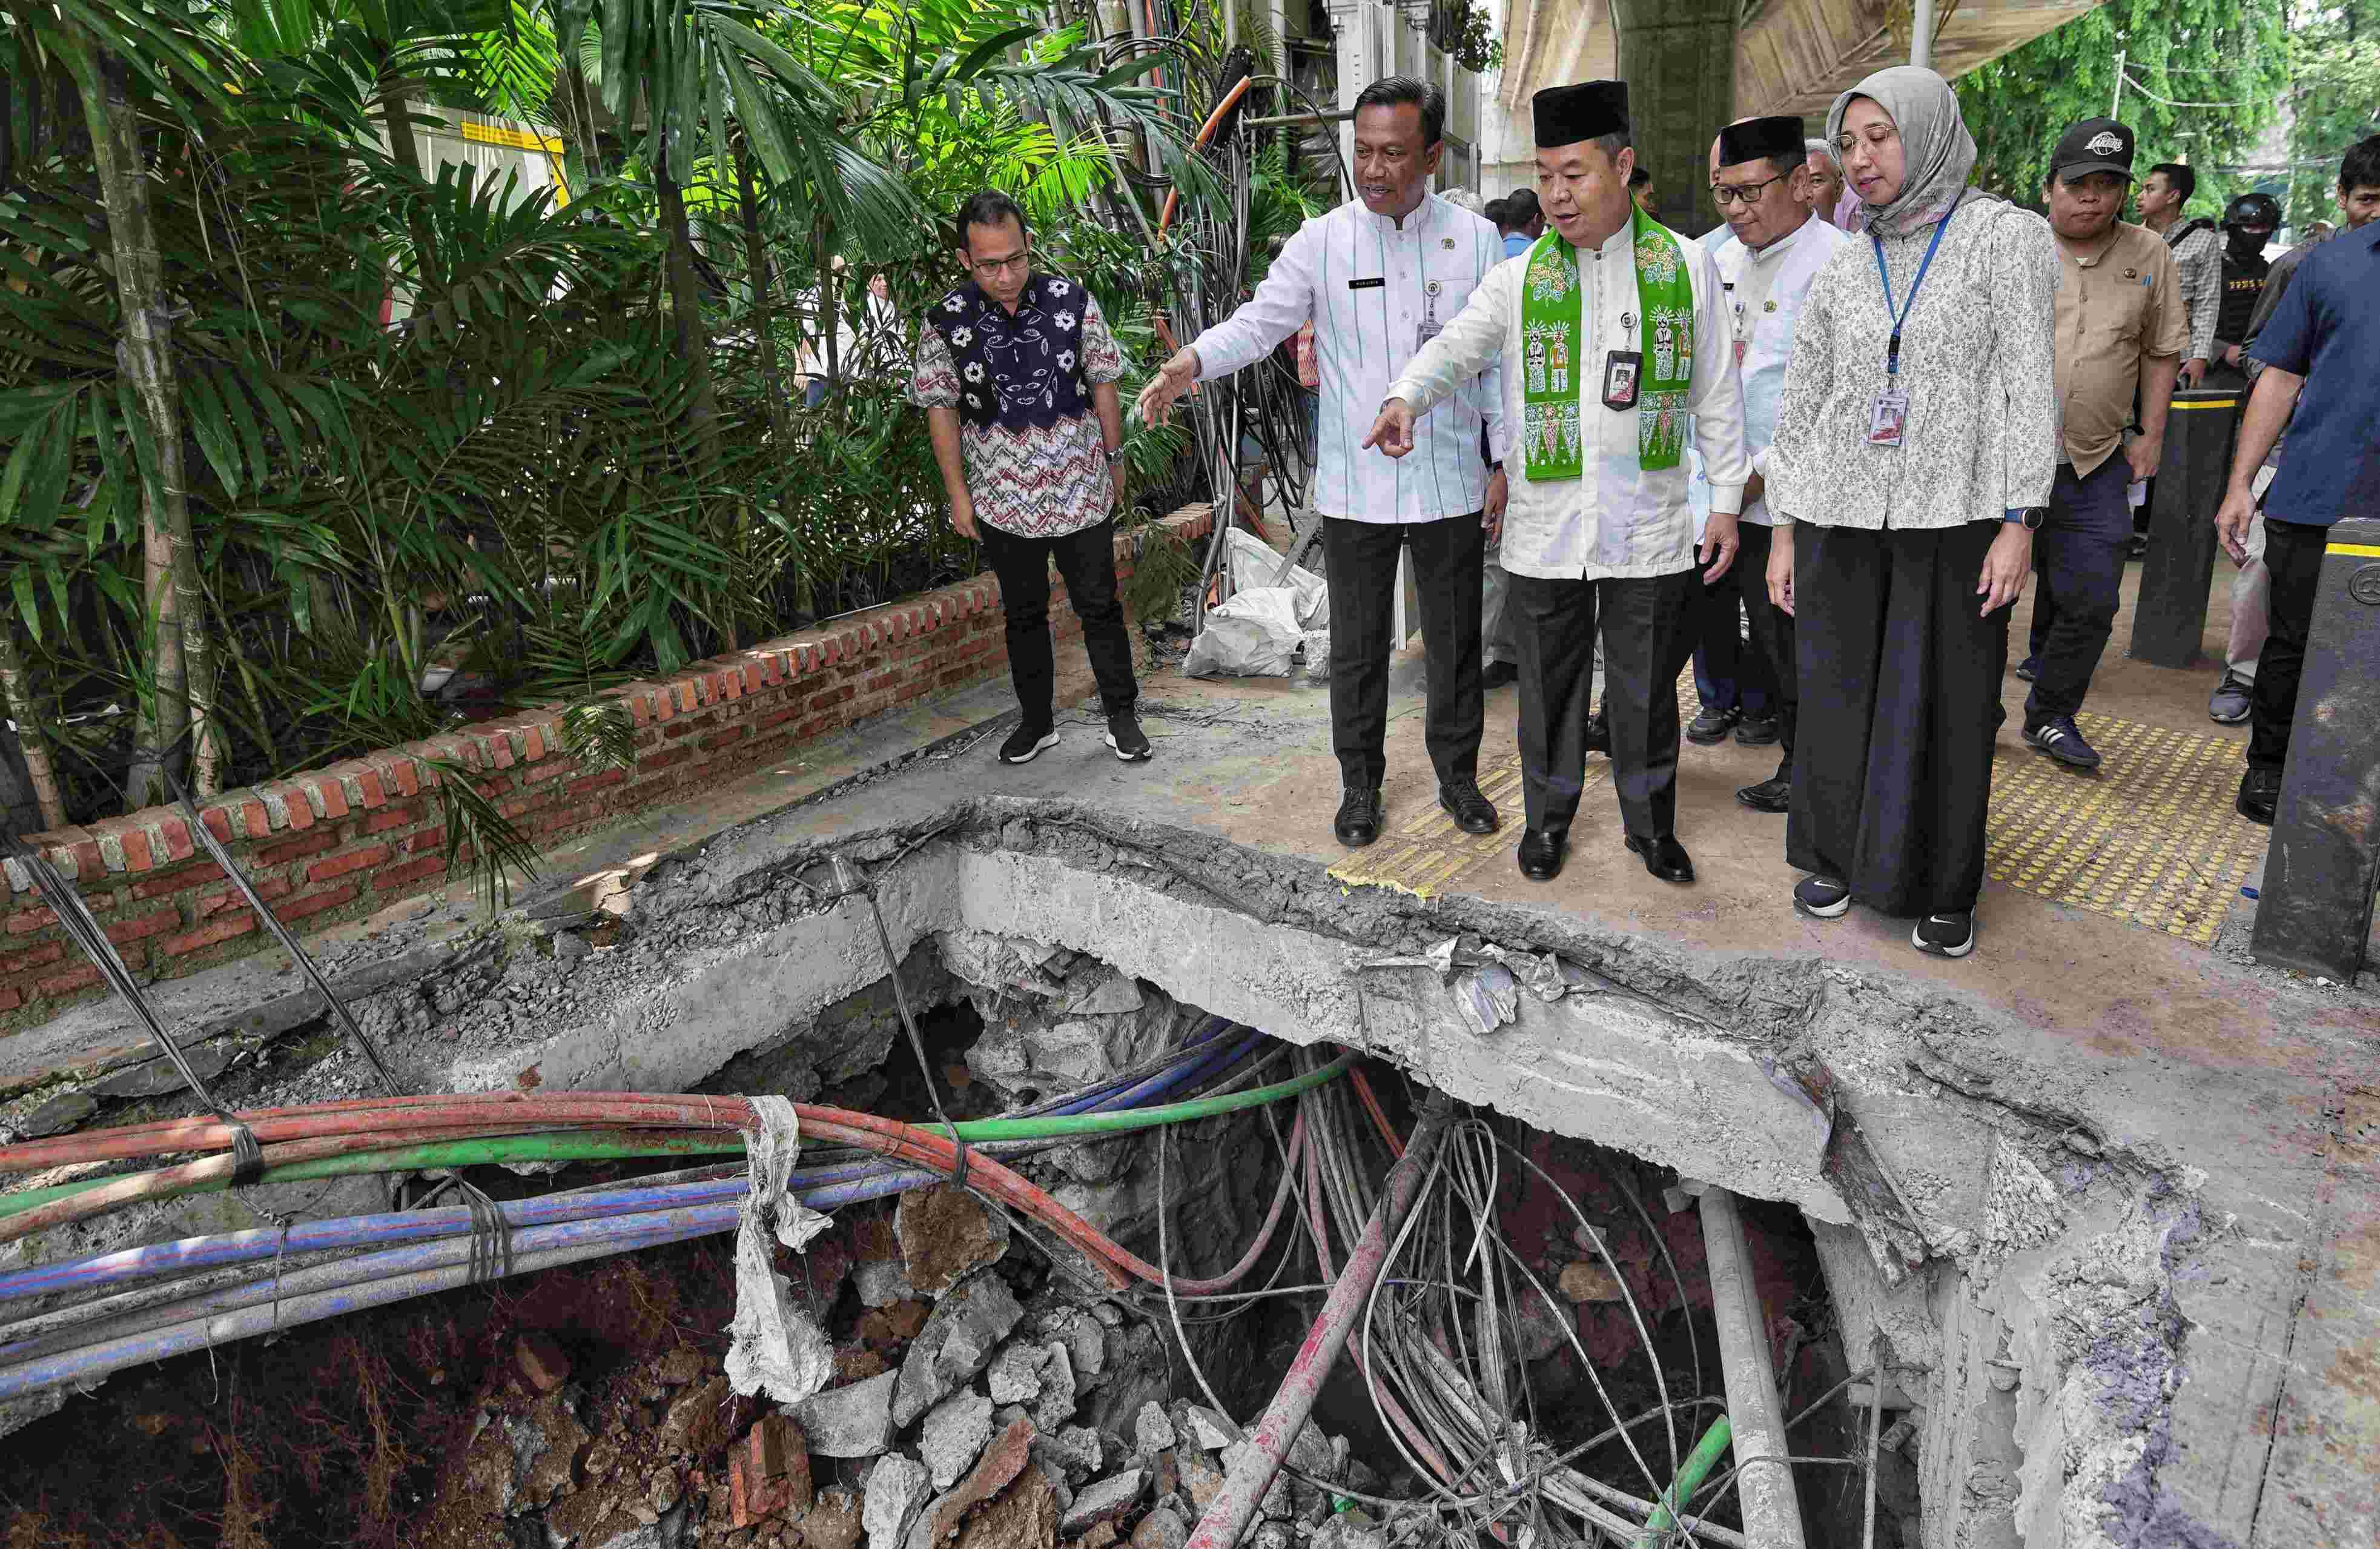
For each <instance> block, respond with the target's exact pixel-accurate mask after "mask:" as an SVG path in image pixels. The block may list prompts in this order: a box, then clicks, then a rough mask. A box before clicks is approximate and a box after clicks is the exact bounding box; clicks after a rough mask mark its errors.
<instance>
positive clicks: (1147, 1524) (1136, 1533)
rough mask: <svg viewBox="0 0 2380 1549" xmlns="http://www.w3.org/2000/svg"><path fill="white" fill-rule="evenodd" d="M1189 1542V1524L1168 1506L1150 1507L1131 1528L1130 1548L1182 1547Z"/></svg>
mask: <svg viewBox="0 0 2380 1549" xmlns="http://www.w3.org/2000/svg"><path fill="white" fill-rule="evenodd" d="M1189 1542H1190V1524H1189V1523H1187V1522H1184V1520H1183V1519H1182V1514H1181V1513H1180V1512H1177V1511H1175V1510H1174V1509H1173V1508H1172V1506H1162V1505H1160V1506H1155V1507H1152V1508H1151V1509H1150V1511H1149V1513H1148V1515H1147V1516H1146V1517H1144V1518H1142V1519H1140V1525H1139V1526H1138V1527H1136V1528H1135V1529H1133V1530H1132V1549H1183V1545H1184V1544H1186V1543H1189Z"/></svg>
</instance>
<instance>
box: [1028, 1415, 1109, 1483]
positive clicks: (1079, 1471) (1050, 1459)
mask: <svg viewBox="0 0 2380 1549" xmlns="http://www.w3.org/2000/svg"><path fill="white" fill-rule="evenodd" d="M1103 1456H1104V1453H1103V1452H1102V1450H1101V1448H1100V1446H1099V1433H1098V1432H1096V1431H1094V1430H1092V1429H1091V1428H1090V1427H1089V1426H1087V1425H1069V1426H1067V1427H1065V1428H1064V1429H1063V1430H1059V1431H1045V1432H1042V1433H1040V1434H1039V1435H1037V1436H1035V1437H1034V1438H1033V1460H1034V1461H1035V1462H1037V1463H1038V1464H1040V1465H1041V1466H1042V1467H1043V1468H1045V1469H1047V1470H1050V1473H1052V1474H1054V1475H1056V1476H1058V1477H1059V1478H1062V1479H1063V1480H1065V1481H1066V1482H1069V1483H1075V1484H1079V1483H1080V1482H1083V1481H1084V1480H1087V1479H1088V1478H1090V1477H1091V1475H1093V1474H1095V1473H1097V1472H1099V1461H1100V1458H1102V1457H1103Z"/></svg>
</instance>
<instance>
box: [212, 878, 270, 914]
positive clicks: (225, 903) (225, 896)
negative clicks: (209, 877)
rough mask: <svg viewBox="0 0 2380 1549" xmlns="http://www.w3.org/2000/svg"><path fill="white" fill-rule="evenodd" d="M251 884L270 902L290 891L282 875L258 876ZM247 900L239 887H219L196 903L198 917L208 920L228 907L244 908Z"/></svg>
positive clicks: (257, 892)
mask: <svg viewBox="0 0 2380 1549" xmlns="http://www.w3.org/2000/svg"><path fill="white" fill-rule="evenodd" d="M251 885H252V886H254V887H255V889H256V896H258V897H260V898H261V899H263V900H264V901H265V902H266V903H268V904H269V903H271V902H272V901H273V899H275V898H278V897H280V896H282V895H284V894H285V893H287V892H288V891H289V884H288V883H287V882H286V881H285V880H283V879H282V878H280V877H258V878H256V879H255V881H254V882H253V883H252V884H251ZM247 902H248V900H247V898H246V897H245V896H243V895H242V894H241V893H240V890H239V889H238V888H237V887H219V888H217V889H215V890H214V891H213V892H212V893H208V894H204V895H201V896H200V898H199V899H198V901H197V904H196V908H197V909H198V918H200V920H206V919H210V918H212V917H213V916H215V915H218V914H221V913H222V912H223V911H224V910H225V909H242V908H245V907H246V906H247Z"/></svg>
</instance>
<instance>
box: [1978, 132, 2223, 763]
mask: <svg viewBox="0 0 2380 1549" xmlns="http://www.w3.org/2000/svg"><path fill="white" fill-rule="evenodd" d="M2132 148H2133V139H2132V131H2131V129H2130V128H2126V127H2125V126H2124V125H2122V124H2119V123H2118V122H2117V121H2116V120H2114V119H2113V118H2085V119H2083V121H2082V122H2081V123H2079V124H2076V125H2075V126H2073V127H2072V128H2070V129H2068V130H2067V131H2066V133H2065V136H2064V137H2063V138H2062V139H2060V140H2058V148H2057V150H2055V151H2054V152H2051V153H2050V158H2049V177H2048V180H2047V185H2046V192H2047V195H2048V201H2049V226H2050V230H2051V231H2052V232H2053V233H2055V234H2056V236H2057V238H2058V265H2059V270H2060V274H2059V282H2058V348H2057V356H2056V361H2055V366H2056V371H2057V380H2058V416H2059V422H2060V424H2061V426H2062V427H2063V430H2064V433H2065V439H2064V441H2063V442H2062V443H2061V444H2060V446H2059V456H2058V479H2057V482H2056V484H2055V486H2054V487H2053V488H2052V490H2051V492H2050V496H2049V515H2048V518H2047V519H2046V520H2045V521H2044V522H2043V523H2042V526H2041V531H2039V532H2037V533H2035V534H2034V541H2033V558H2034V568H2035V569H2036V570H2038V571H2039V572H2040V573H2041V590H2040V592H2037V593H2035V594H2034V601H2033V632H2032V641H2031V644H2032V651H2031V653H2030V654H2028V655H2027V656H2026V657H2025V659H2024V662H2023V664H2022V665H2020V666H2019V667H2018V668H2017V676H2018V677H2025V678H2031V679H2032V680H2033V693H2032V695H2031V696H2030V697H2029V698H2027V700H2026V701H2025V706H2024V739H2025V741H2026V742H2027V743H2029V744H2031V745H2032V746H2033V747H2034V748H2037V749H2039V750H2041V751H2042V752H2045V753H2046V754H2048V755H2049V756H2050V757H2051V758H2053V759H2056V760H2057V761H2058V762H2060V763H2064V764H2069V765H2071V766H2072V767H2074V768H2076V769H2096V768H2098V767H2099V752H2098V750H2097V749H2095V748H2094V747H2092V746H2091V744H2090V742H2089V740H2088V739H2086V738H2084V737H2083V732H2082V730H2081V728H2080V727H2078V726H2076V725H2075V724H2074V717H2075V715H2076V714H2078V713H2079V712H2080V711H2081V710H2082V708H2083V697H2084V696H2085V695H2086V694H2088V693H2089V692H2090V689H2091V677H2092V675H2093V674H2094V673H2095V672H2097V671H2098V669H2099V658H2100V656H2101V655H2102V654H2104V653H2106V651H2107V637H2108V635H2109V633H2110V632H2111V631H2112V630H2113V629H2114V628H2115V623H2116V608H2117V606H2118V604H2119V602H2120V600H2121V599H2120V592H2121V589H2122V585H2123V579H2124V555H2125V551H2126V550H2127V548H2129V547H2130V545H2131V538H2132V516H2131V505H2130V503H2129V502H2128V501H2127V500H2126V499H2125V493H2124V492H2125V488H2126V486H2127V485H2129V484H2131V482H2133V481H2134V480H2136V479H2146V478H2148V477H2150V476H2151V475H2153V474H2154V473H2155V472H2156V467H2157V459H2158V458H2159V457H2163V456H2164V455H2165V426H2166V415H2167V411H2168V409H2170V408H2171V407H2172V404H2173V383H2174V376H2175V373H2176V372H2177V371H2178V370H2179V368H2180V364H2181V351H2182V350H2183V349H2184V348H2187V347H2188V346H2189V344H2190V319H2189V316H2188V314H2187V313H2186V312H2185V311H2184V310H2183V308H2182V304H2181V283H2180V275H2179V274H2177V273H2176V272H2175V267H2174V262H2173V255H2172V253H2171V252H2169V251H2168V250H2167V248H2166V245H2165V244H2164V243H2163V242H2161V241H2159V240H2158V239H2157V238H2155V236H2154V235H2152V234H2151V233H2150V232H2149V231H2147V230H2146V229H2144V228H2143V227H2141V226H2133V225H2131V224H2130V223H2129V222H2126V221H2121V220H2119V219H2117V218H2116V217H2117V214H2118V213H2119V212H2120V211H2121V210H2122V209H2123V207H2124V203H2125V199H2126V196H2127V194H2128V193H2129V192H2130V186H2131V180H2132ZM2135 403H2137V404H2139V406H2140V418H2141V433H2140V434H2138V435H2137V436H2133V437H2131V438H2130V439H2129V440H2128V439H2127V438H2126V437H2125V434H2124V427H2125V425H2126V424H2127V423H2128V422H2129V421H2131V418H2132V406H2133V405H2134V404H2135Z"/></svg>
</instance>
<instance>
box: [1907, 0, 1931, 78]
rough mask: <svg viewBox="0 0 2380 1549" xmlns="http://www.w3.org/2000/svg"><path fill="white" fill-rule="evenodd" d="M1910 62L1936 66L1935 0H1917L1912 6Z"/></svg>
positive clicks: (1910, 17)
mask: <svg viewBox="0 0 2380 1549" xmlns="http://www.w3.org/2000/svg"><path fill="white" fill-rule="evenodd" d="M1909 62H1910V63H1911V64H1913V65H1918V66H1922V67H1925V68H1926V69H1929V70H1930V69H1932V68H1933V67H1934V0H1916V4H1915V5H1914V6H1912V7H1911V8H1910V13H1909Z"/></svg>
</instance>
